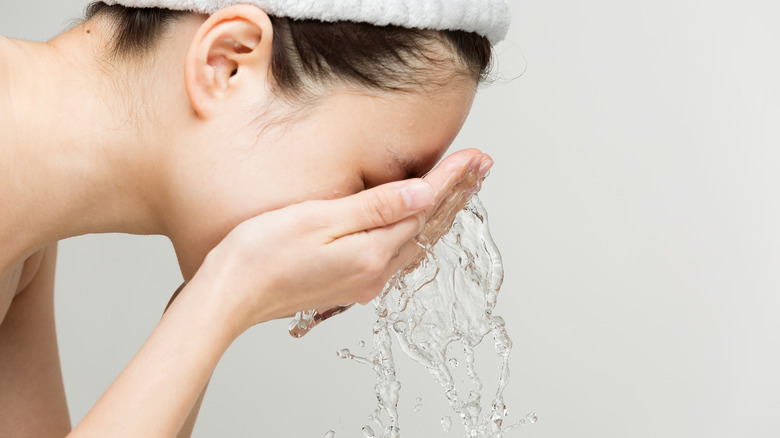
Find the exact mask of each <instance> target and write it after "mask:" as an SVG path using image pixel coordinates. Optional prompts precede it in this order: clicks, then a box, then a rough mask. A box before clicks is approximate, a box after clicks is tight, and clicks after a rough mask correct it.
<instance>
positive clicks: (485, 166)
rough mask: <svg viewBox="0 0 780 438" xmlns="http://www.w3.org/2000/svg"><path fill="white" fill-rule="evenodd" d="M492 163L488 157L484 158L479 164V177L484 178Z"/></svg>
mask: <svg viewBox="0 0 780 438" xmlns="http://www.w3.org/2000/svg"><path fill="white" fill-rule="evenodd" d="M493 164H495V162H494V161H493V160H492V159H490V158H488V159H486V160H485V161H484V162H483V163H482V164H481V165H480V166H479V177H480V178H485V177H486V176H487V175H488V172H490V169H491V168H492V167H493Z"/></svg>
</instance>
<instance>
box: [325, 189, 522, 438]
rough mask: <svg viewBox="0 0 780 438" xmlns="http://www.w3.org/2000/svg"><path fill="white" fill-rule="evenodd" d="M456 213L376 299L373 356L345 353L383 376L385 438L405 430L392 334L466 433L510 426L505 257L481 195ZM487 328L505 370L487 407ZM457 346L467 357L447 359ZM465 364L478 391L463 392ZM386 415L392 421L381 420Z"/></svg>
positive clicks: (489, 436)
mask: <svg viewBox="0 0 780 438" xmlns="http://www.w3.org/2000/svg"><path fill="white" fill-rule="evenodd" d="M460 205H461V206H462V205H463V204H462V203H461V204H460ZM455 213H456V215H455V216H454V219H453V220H452V222H451V223H452V225H451V227H448V228H447V227H445V228H444V231H443V232H442V231H441V228H440V229H439V230H438V231H437V232H438V233H439V234H440V236H438V237H435V236H434V238H430V235H428V239H427V241H426V242H425V244H422V243H423V242H421V246H423V247H424V248H425V251H421V256H420V257H419V258H418V259H417V260H415V261H414V262H413V263H412V264H410V265H409V266H407V267H406V268H405V269H403V270H401V271H399V273H398V274H396V276H395V277H393V279H392V280H391V281H390V282H389V283H388V285H387V286H386V288H385V290H384V291H383V292H382V294H381V295H380V296H379V297H378V298H377V299H376V300H375V301H374V304H375V306H376V312H377V316H378V319H377V321H376V323H375V324H374V327H373V334H374V346H373V351H372V353H371V355H370V356H369V357H367V358H363V357H358V356H355V355H353V354H349V355H348V356H346V357H345V355H340V356H341V357H344V358H349V359H353V360H355V361H357V362H360V363H363V364H366V365H369V366H370V367H371V368H372V369H373V370H374V372H375V374H376V377H377V380H376V385H375V390H376V395H377V400H378V402H379V403H378V406H377V408H376V409H375V410H374V413H373V415H372V417H373V419H374V422H375V423H376V424H377V426H379V427H380V428H381V430H382V431H383V432H382V434H381V438H399V437H400V436H401V435H400V431H401V428H400V424H399V416H398V401H399V391H400V388H401V383H400V381H398V379H397V377H396V369H395V362H394V360H393V351H392V338H395V339H397V341H398V344H399V345H400V347H401V350H402V351H403V352H404V354H406V355H407V356H409V357H410V358H411V359H412V360H414V361H415V362H417V363H418V364H420V365H422V366H423V367H425V369H427V370H428V372H429V373H430V375H431V376H432V377H433V378H434V380H435V381H436V382H438V383H439V385H441V387H442V389H443V392H444V395H445V398H446V400H447V403H448V404H449V406H450V407H451V408H452V410H453V411H454V413H455V414H456V418H458V419H459V420H460V422H461V423H462V424H463V426H464V428H465V430H466V436H467V437H469V438H499V437H502V436H504V433H505V432H506V430H507V429H508V426H505V425H504V418H505V417H506V415H507V409H506V405H505V404H504V396H503V394H504V390H505V388H506V386H507V383H508V381H509V356H510V352H511V349H512V341H511V339H510V338H509V336H508V334H507V332H506V327H505V322H504V320H503V319H502V318H501V317H499V316H497V315H494V314H493V310H494V308H495V306H496V301H497V296H498V292H499V289H500V287H501V284H502V282H503V265H502V263H501V256H500V254H499V252H498V249H497V248H496V246H495V244H494V242H493V239H492V238H491V236H490V232H489V229H488V224H487V215H486V212H485V209H484V207H483V206H482V203H481V202H480V200H479V197H478V196H477V195H474V196H472V197H470V198H469V199H468V202H466V203H465V207H463V208H462V209H460V208H458V209H457V210H455ZM423 236H424V237H425V232H424V233H423ZM421 240H422V239H421ZM391 333H392V335H391ZM488 334H492V338H493V342H494V345H495V351H496V354H497V356H498V357H499V359H500V361H501V373H500V378H499V382H498V386H497V388H496V391H495V393H494V395H493V397H492V400H491V402H490V403H489V404H488V405H487V406H483V400H482V392H483V389H484V384H483V382H482V380H481V379H480V377H479V375H478V373H477V369H476V364H475V354H474V348H475V347H476V346H477V345H479V344H480V343H481V342H482V340H483V338H484V337H485V336H487V335H488ZM456 345H459V346H460V349H461V350H462V351H463V357H464V358H463V362H462V363H459V362H458V360H457V359H455V358H454V357H448V354H449V352H448V350H452V349H453V348H452V347H453V346H456ZM456 349H457V348H456ZM459 366H460V367H461V368H463V369H464V370H465V373H466V375H467V376H468V379H469V381H470V383H471V386H472V387H473V390H470V391H466V390H463V388H460V387H459V385H457V384H456V379H455V378H454V377H453V373H454V371H455V368H457V367H459ZM418 404H419V403H418ZM383 413H384V414H386V417H387V419H388V420H387V422H386V423H385V422H382V420H381V419H380V415H381V414H383ZM447 418H449V417H445V418H442V420H441V424H442V428H443V429H445V431H449V430H450V428H451V425H452V419H451V418H450V419H449V420H445V419H447Z"/></svg>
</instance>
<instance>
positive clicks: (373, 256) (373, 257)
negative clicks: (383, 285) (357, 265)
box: [360, 249, 389, 279]
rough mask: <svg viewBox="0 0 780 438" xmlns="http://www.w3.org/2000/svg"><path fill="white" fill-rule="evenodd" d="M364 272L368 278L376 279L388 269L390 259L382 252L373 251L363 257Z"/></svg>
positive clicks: (367, 252)
mask: <svg viewBox="0 0 780 438" xmlns="http://www.w3.org/2000/svg"><path fill="white" fill-rule="evenodd" d="M360 260H361V264H362V270H363V272H364V274H365V275H366V277H367V278H369V279H374V278H377V277H378V276H380V275H381V274H382V273H383V272H384V271H385V268H386V267H387V264H388V262H389V258H388V257H387V256H386V255H385V254H382V252H381V251H378V250H376V249H372V250H370V251H366V252H365V253H364V254H362V256H361V259H360Z"/></svg>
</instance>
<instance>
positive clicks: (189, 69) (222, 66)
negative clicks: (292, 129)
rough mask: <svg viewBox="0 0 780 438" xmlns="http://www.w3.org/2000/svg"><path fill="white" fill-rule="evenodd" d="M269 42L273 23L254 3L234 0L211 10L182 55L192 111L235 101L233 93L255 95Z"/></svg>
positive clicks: (207, 112)
mask: <svg viewBox="0 0 780 438" xmlns="http://www.w3.org/2000/svg"><path fill="white" fill-rule="evenodd" d="M272 47H273V25H272V24H271V20H270V18H269V17H268V15H267V14H266V13H265V12H263V11H262V10H261V9H259V8H258V7H256V6H251V5H236V6H231V7H229V8H225V9H222V10H220V11H218V12H216V13H214V14H213V15H211V16H210V17H209V18H208V19H207V20H206V21H205V22H204V23H203V25H201V27H200V28H199V29H198V32H197V33H196V34H195V37H194V38H193V40H192V43H191V44H190V47H189V49H188V51H187V56H186V58H185V71H184V75H185V86H186V88H187V94H188V96H189V98H190V102H191V104H192V107H193V108H194V109H195V111H196V113H197V114H198V116H199V117H201V118H210V117H212V116H214V115H216V114H219V113H220V111H222V110H224V108H222V106H223V105H226V104H227V105H234V104H239V103H240V102H237V101H235V99H240V100H244V101H246V100H249V99H253V100H257V99H260V98H261V97H262V96H259V95H258V94H260V93H262V92H263V90H264V89H267V88H265V87H264V85H265V82H266V81H267V80H268V73H269V71H270V66H271V54H272ZM247 103H248V102H247Z"/></svg>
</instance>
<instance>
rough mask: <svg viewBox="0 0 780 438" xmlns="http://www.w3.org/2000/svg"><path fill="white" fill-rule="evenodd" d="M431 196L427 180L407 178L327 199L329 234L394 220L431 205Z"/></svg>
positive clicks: (347, 233)
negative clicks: (339, 197)
mask: <svg viewBox="0 0 780 438" xmlns="http://www.w3.org/2000/svg"><path fill="white" fill-rule="evenodd" d="M434 197H435V193H434V189H433V187H431V185H430V184H429V183H428V182H426V181H424V180H422V179H411V180H406V181H399V182H394V183H389V184H384V185H381V186H378V187H374V188H373V189H370V190H365V191H362V192H360V193H357V194H355V195H352V196H348V197H346V198H341V199H336V200H333V201H328V206H329V210H328V213H327V215H328V218H329V220H328V223H330V224H331V227H330V234H331V238H333V239H334V240H335V239H337V238H339V237H342V236H346V235H349V234H353V233H357V232H360V231H366V230H372V229H375V228H381V227H386V226H388V225H392V224H395V223H397V222H399V221H402V220H404V219H406V218H408V217H411V216H413V215H414V214H415V213H416V212H419V211H420V210H422V209H425V208H428V207H430V206H431V205H433V201H434ZM417 228H419V224H418V226H417Z"/></svg>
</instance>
